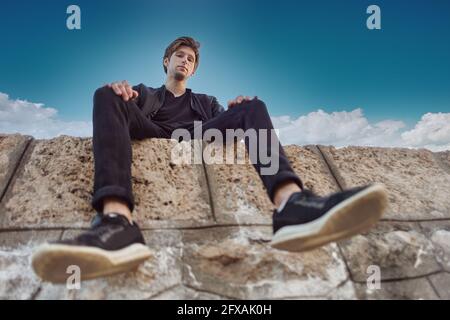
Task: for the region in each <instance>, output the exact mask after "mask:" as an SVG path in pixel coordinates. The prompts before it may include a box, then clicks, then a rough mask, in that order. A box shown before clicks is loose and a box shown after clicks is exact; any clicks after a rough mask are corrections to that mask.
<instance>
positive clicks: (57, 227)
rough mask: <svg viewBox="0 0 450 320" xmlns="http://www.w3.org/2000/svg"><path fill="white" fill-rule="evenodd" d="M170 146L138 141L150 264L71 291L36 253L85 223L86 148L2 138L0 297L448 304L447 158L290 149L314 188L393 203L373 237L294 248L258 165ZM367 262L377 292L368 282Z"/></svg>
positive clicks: (86, 144)
mask: <svg viewBox="0 0 450 320" xmlns="http://www.w3.org/2000/svg"><path fill="white" fill-rule="evenodd" d="M174 143H175V142H174V141H173V140H161V139H147V140H143V141H135V142H133V166H132V175H133V181H132V182H133V190H134V193H135V199H136V210H135V212H134V217H135V219H136V220H137V222H138V223H139V224H140V226H141V228H142V229H143V232H144V236H145V238H146V241H147V244H148V246H149V247H150V248H151V250H152V251H153V253H154V254H153V257H152V258H150V259H148V260H147V261H146V262H145V263H144V264H142V265H141V266H140V267H139V269H138V270H136V271H135V272H131V273H128V274H122V275H117V276H112V277H108V278H104V279H97V280H91V281H86V282H83V283H82V286H81V289H80V290H67V289H66V287H65V286H64V285H52V284H48V283H42V282H40V280H39V279H38V278H37V277H36V276H35V275H34V273H33V272H32V271H31V268H30V255H31V253H32V251H33V248H34V247H35V246H36V245H38V244H39V243H42V242H44V241H47V240H53V239H61V238H67V237H71V236H73V235H75V234H77V233H79V232H80V231H81V230H82V229H84V228H88V226H89V222H90V219H91V218H92V216H93V215H94V213H95V212H94V211H93V209H92V208H91V206H90V200H91V196H92V186H93V155H92V141H91V139H85V138H73V137H68V136H60V137H58V138H55V139H51V140H34V139H32V138H31V137H27V136H21V135H2V136H0V298H1V299H235V298H238V299H311V298H317V299H378V298H384V299H439V298H441V299H450V197H449V189H450V152H441V153H432V152H430V151H428V150H423V149H422V150H409V149H398V148H394V149H390V148H368V147H349V148H342V149H336V148H334V147H325V146H305V147H300V146H295V145H290V146H287V147H285V150H286V153H287V155H288V156H289V159H290V161H291V163H292V166H293V168H294V170H295V171H296V172H297V173H298V175H299V176H300V177H301V178H302V180H303V181H304V182H305V185H306V186H307V187H308V188H310V189H312V190H313V191H315V192H316V193H318V194H322V195H325V194H327V193H330V192H335V191H339V190H342V189H343V188H347V187H352V186H356V185H361V184H365V183H370V182H381V183H384V184H385V185H386V187H387V189H388V191H389V200H390V204H389V209H388V212H387V213H386V215H385V216H384V218H383V219H382V221H381V222H379V224H378V225H377V226H376V227H375V228H373V229H372V230H371V231H370V232H368V233H366V234H362V235H358V236H356V237H354V238H352V239H349V240H346V241H342V242H339V243H333V244H330V245H327V246H325V247H322V248H320V249H316V250H313V251H309V252H304V253H289V252H284V251H279V250H276V249H272V248H271V247H270V246H269V245H268V243H269V241H270V239H271V235H272V227H271V214H272V210H273V206H272V204H271V202H270V201H269V199H268V197H267V195H266V192H265V190H264V187H263V185H262V183H261V181H260V179H259V177H258V175H257V173H256V171H255V170H254V168H253V166H252V165H250V164H245V165H227V164H214V165H208V164H206V163H203V164H193V165H187V164H177V163H173V162H171V157H170V152H171V149H172V147H173V145H174ZM194 143H198V142H194ZM236 147H237V148H243V145H242V144H238V145H237V146H236ZM224 151H225V152H226V150H224ZM371 265H376V266H379V267H380V270H381V279H382V283H381V288H380V289H379V290H369V289H368V288H367V285H366V281H367V277H368V276H369V274H368V273H367V270H368V267H369V266H371Z"/></svg>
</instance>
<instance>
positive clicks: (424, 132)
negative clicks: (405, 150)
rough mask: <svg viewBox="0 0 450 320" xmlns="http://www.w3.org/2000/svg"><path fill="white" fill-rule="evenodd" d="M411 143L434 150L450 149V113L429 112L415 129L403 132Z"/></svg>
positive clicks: (403, 135) (403, 137)
mask: <svg viewBox="0 0 450 320" xmlns="http://www.w3.org/2000/svg"><path fill="white" fill-rule="evenodd" d="M402 139H403V140H404V141H405V142H406V143H407V144H409V145H411V146H414V147H417V146H420V147H425V148H428V149H434V150H450V113H441V112H439V113H427V114H424V115H423V116H422V119H420V121H419V122H418V123H417V124H416V126H415V127H414V129H412V130H409V131H406V132H403V133H402Z"/></svg>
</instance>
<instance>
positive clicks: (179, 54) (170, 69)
mask: <svg viewBox="0 0 450 320" xmlns="http://www.w3.org/2000/svg"><path fill="white" fill-rule="evenodd" d="M164 65H165V66H166V68H167V75H168V76H170V75H172V76H173V77H174V78H175V79H176V80H178V81H181V80H185V79H187V78H189V77H190V76H191V75H193V74H194V71H195V70H194V67H195V52H194V50H192V49H191V48H190V47H185V46H181V47H179V48H178V49H177V50H176V51H175V52H174V53H173V54H172V56H171V57H170V60H169V59H168V58H165V59H164Z"/></svg>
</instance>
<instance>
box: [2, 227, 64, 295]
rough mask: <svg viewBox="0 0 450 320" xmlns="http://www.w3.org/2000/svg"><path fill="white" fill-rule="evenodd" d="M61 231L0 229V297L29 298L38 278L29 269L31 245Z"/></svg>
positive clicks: (58, 235) (33, 291) (35, 244)
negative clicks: (8, 230) (0, 230)
mask: <svg viewBox="0 0 450 320" xmlns="http://www.w3.org/2000/svg"><path fill="white" fill-rule="evenodd" d="M61 233H62V232H61V231H57V230H54V231H22V232H14V231H11V232H0V300H2V299H14V300H15V299H20V300H24V299H31V298H33V296H34V295H35V293H36V292H37V291H38V289H39V287H40V280H39V279H38V277H37V276H36V275H35V274H34V272H33V271H32V269H31V254H32V252H33V250H34V248H35V247H36V246H37V245H38V244H40V243H42V242H44V241H45V240H46V239H48V238H54V239H58V238H59V237H60V236H61Z"/></svg>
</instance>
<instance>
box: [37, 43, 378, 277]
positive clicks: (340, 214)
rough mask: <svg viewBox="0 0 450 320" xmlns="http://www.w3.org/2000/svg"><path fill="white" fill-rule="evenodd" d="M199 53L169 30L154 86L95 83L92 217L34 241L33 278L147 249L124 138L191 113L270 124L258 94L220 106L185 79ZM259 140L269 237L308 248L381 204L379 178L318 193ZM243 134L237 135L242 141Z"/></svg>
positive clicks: (159, 134) (115, 266) (215, 122)
mask: <svg viewBox="0 0 450 320" xmlns="http://www.w3.org/2000/svg"><path fill="white" fill-rule="evenodd" d="M199 57H200V55H199V43H198V42H196V41H195V40H194V39H192V38H190V37H181V38H178V39H176V40H175V41H173V42H172V43H171V44H170V45H169V46H168V47H167V49H166V51H165V53H164V57H163V67H164V71H165V72H166V74H167V77H166V81H165V84H164V85H163V86H162V87H160V88H157V89H154V88H150V87H146V86H145V85H143V84H140V85H138V86H134V87H131V86H130V85H129V84H128V83H127V82H126V81H121V82H114V83H112V84H109V85H106V86H104V87H102V88H99V89H98V90H97V91H96V92H95V95H94V109H93V126H94V132H93V149H94V158H95V177H94V196H93V199H92V206H93V208H94V209H95V210H96V211H97V217H96V219H94V221H93V223H92V227H91V229H90V230H89V231H87V232H84V233H82V234H81V235H79V236H78V237H76V238H74V239H70V240H63V241H56V242H53V243H49V244H45V245H43V246H42V247H41V248H39V249H38V250H37V251H36V253H35V254H34V256H33V267H34V270H35V271H36V273H37V274H38V275H39V276H40V277H41V278H43V279H44V280H48V281H53V282H64V281H65V280H66V277H67V274H66V268H67V266H69V265H77V266H79V267H80V271H81V277H82V279H91V278H95V277H99V276H105V275H109V274H114V273H118V272H124V271H127V270H130V269H133V268H135V267H136V266H137V265H139V264H140V263H141V262H142V261H144V260H145V259H147V258H148V257H149V256H150V250H149V248H148V247H147V246H145V241H144V238H143V236H142V234H141V231H140V229H139V227H138V225H137V224H136V223H135V222H133V218H132V212H133V209H134V199H133V194H132V187H131V161H132V150H131V140H132V139H145V138H155V137H156V138H167V139H169V138H171V134H172V132H173V131H174V130H175V129H179V128H184V129H186V130H189V132H190V133H192V132H193V131H194V121H202V129H201V130H202V132H204V131H205V130H207V129H211V128H215V129H218V130H219V131H221V132H223V133H225V130H226V129H243V130H244V131H246V130H248V129H255V130H256V131H258V130H260V129H267V130H269V131H270V129H273V125H272V122H271V119H270V117H269V113H268V111H267V108H266V106H265V104H264V103H263V102H262V101H261V100H259V99H257V98H256V97H247V96H245V97H244V96H238V97H237V98H235V99H233V100H231V101H229V102H228V110H227V111H225V110H224V108H223V107H222V106H221V105H220V104H219V103H218V102H217V100H216V98H214V97H212V96H208V95H205V94H197V93H193V92H192V91H191V90H190V89H187V88H186V85H187V81H188V79H189V78H190V77H191V76H193V75H194V73H195V72H196V70H197V68H198V65H199ZM267 140H268V141H269V142H268V143H267V148H268V149H269V150H270V152H271V154H272V155H276V157H277V160H278V164H279V166H278V170H277V171H276V173H275V174H272V175H264V174H261V170H262V169H263V167H264V165H263V164H262V162H261V159H260V158H259V156H257V159H256V161H255V162H254V163H253V165H254V167H255V169H256V171H257V172H258V173H259V175H260V177H261V180H262V182H263V184H264V186H265V187H266V190H267V193H268V196H269V197H270V200H271V201H272V202H273V203H274V204H275V206H276V207H277V209H276V210H275V211H274V213H273V231H274V236H273V240H272V243H271V245H272V246H273V247H275V248H278V249H283V250H289V251H303V250H310V249H313V248H316V247H319V246H322V245H324V244H327V243H329V242H332V241H336V240H340V239H343V238H348V237H350V236H353V235H355V234H358V233H361V232H363V231H365V230H367V229H369V228H370V227H371V226H373V225H374V224H375V223H376V222H377V221H378V220H379V218H380V217H381V215H382V213H383V211H384V210H385V208H386V205H387V196H386V192H385V190H384V188H383V186H381V185H378V184H375V185H369V186H364V187H357V188H353V189H350V190H347V191H344V192H339V193H335V194H332V195H329V196H327V197H319V196H317V195H315V194H314V193H312V192H311V191H310V190H307V189H304V188H303V184H302V181H301V180H300V178H299V177H298V176H297V175H296V174H295V173H294V171H293V170H292V168H291V166H290V163H289V161H288V159H287V157H286V155H285V153H284V151H283V148H282V147H281V145H280V144H279V142H278V140H277V139H276V140H275V141H276V143H273V142H272V141H273V140H271V139H267ZM258 142H259V141H258ZM249 143H250V142H249V141H248V140H245V144H246V147H247V150H249ZM258 145H259V144H258Z"/></svg>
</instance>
